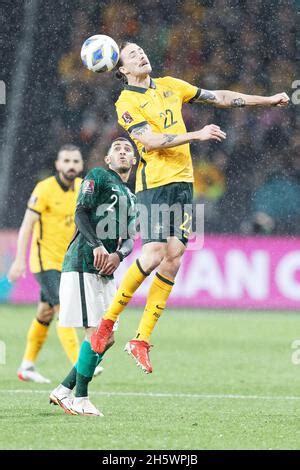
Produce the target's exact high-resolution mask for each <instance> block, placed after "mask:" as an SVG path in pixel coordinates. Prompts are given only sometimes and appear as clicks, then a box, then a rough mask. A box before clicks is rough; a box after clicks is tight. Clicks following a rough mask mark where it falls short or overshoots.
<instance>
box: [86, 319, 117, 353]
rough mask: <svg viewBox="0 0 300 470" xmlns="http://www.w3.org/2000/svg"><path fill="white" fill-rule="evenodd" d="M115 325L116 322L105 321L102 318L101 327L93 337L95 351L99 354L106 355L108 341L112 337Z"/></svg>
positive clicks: (92, 342) (92, 343)
mask: <svg viewBox="0 0 300 470" xmlns="http://www.w3.org/2000/svg"><path fill="white" fill-rule="evenodd" d="M114 323H115V322H114V321H112V320H104V318H102V320H101V323H100V325H99V326H98V328H97V330H96V331H95V333H93V334H92V337H91V346H92V350H93V351H95V352H96V353H98V354H102V353H104V351H105V348H106V345H107V343H108V340H109V338H110V337H111V334H112V330H113V326H114Z"/></svg>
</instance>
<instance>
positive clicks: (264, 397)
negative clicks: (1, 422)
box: [0, 389, 300, 400]
mask: <svg viewBox="0 0 300 470" xmlns="http://www.w3.org/2000/svg"><path fill="white" fill-rule="evenodd" d="M0 393H11V394H13V393H16V394H17V393H29V394H30V393H33V394H34V393H40V394H47V393H50V392H49V391H48V390H30V389H24V390H0ZM91 395H102V396H117V397H158V398H172V397H173V398H196V399H199V400H209V399H218V400H224V399H235V400H300V396H271V395H234V394H228V395H226V394H220V395H213V394H200V393H199V394H198V393H159V392H158V393H156V392H99V391H98V392H91Z"/></svg>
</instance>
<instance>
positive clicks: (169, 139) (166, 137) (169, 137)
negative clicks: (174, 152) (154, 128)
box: [162, 134, 177, 145]
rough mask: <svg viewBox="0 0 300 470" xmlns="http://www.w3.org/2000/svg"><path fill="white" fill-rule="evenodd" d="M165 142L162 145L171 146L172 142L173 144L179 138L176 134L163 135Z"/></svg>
mask: <svg viewBox="0 0 300 470" xmlns="http://www.w3.org/2000/svg"><path fill="white" fill-rule="evenodd" d="M163 137H164V140H163V142H162V145H165V144H169V143H170V142H173V140H174V139H175V137H177V135H176V134H163Z"/></svg>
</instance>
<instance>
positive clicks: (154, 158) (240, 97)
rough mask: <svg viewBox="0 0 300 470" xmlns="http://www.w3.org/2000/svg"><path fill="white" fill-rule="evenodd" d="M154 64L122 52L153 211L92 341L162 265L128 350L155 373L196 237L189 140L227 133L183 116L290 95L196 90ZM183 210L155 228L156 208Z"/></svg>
mask: <svg viewBox="0 0 300 470" xmlns="http://www.w3.org/2000/svg"><path fill="white" fill-rule="evenodd" d="M151 72H152V67H151V64H150V61H149V59H148V57H147V55H146V54H145V52H144V50H143V49H142V48H141V47H140V46H138V45H137V44H135V43H133V42H126V43H124V44H123V46H121V48H120V61H119V69H118V72H117V77H118V78H121V79H122V80H123V81H124V82H125V89H124V90H123V91H122V92H121V94H120V96H119V99H118V100H117V102H116V109H117V114H118V122H119V124H120V125H121V126H122V127H123V128H124V129H125V130H126V131H127V132H128V133H129V134H130V136H131V138H132V139H133V140H134V142H135V143H136V145H137V148H138V150H139V153H140V156H141V159H140V163H139V167H138V170H137V175H136V176H137V177H136V192H137V203H138V204H142V205H143V206H144V207H146V208H147V209H148V211H147V216H144V215H143V216H142V217H141V218H140V224H141V237H142V243H143V249H142V254H141V256H140V257H139V259H137V260H136V261H135V262H134V263H133V264H132V265H131V267H130V268H129V269H128V271H127V273H126V275H125V277H124V279H123V281H122V283H121V284H120V287H119V289H118V291H117V294H116V296H115V299H114V300H113V302H112V304H111V306H110V307H109V309H108V310H107V312H106V313H105V315H104V317H103V319H102V322H101V324H100V325H99V328H98V330H97V332H96V333H95V334H94V335H93V337H92V346H93V349H94V350H95V351H97V352H99V353H101V352H103V350H104V348H105V345H106V341H107V340H108V338H109V337H110V334H111V331H112V328H113V325H114V322H115V321H116V320H117V318H118V316H119V314H120V313H121V312H122V310H123V309H124V307H125V305H126V304H125V303H124V302H123V301H122V299H124V296H126V297H127V299H128V300H127V303H128V302H129V301H130V299H131V298H132V296H133V294H134V292H135V291H136V289H137V288H138V287H139V286H140V285H141V284H142V282H143V281H144V280H145V279H146V277H147V276H148V275H149V274H150V273H151V272H152V271H153V270H154V269H156V268H157V272H156V276H155V277H154V280H153V282H152V285H151V287H150V289H149V291H148V297H147V301H146V306H145V310H144V313H143V316H142V319H141V321H140V324H139V327H138V330H137V334H136V337H135V339H133V340H131V341H129V342H128V343H127V344H126V346H125V350H126V351H127V352H128V354H130V355H131V356H133V358H134V359H135V360H136V363H137V365H138V366H140V367H141V368H142V369H143V370H144V371H145V372H147V373H151V372H152V366H151V363H150V359H149V348H150V345H149V339H150V335H151V333H152V331H153V329H154V327H155V325H156V322H157V320H158V319H159V317H160V316H161V314H162V312H163V310H164V308H165V306H166V303H167V300H168V298H169V295H170V293H171V290H172V287H173V285H174V280H175V276H176V274H177V272H178V270H179V267H180V263H181V257H182V255H183V254H184V251H185V249H186V245H187V242H188V236H189V233H190V232H191V226H192V216H191V214H190V213H187V212H185V206H186V207H187V206H191V204H192V200H193V181H194V179H193V165H192V159H191V154H190V148H189V143H190V142H192V141H200V142H201V141H207V140H215V141H219V142H221V141H222V140H223V139H225V138H226V134H225V133H224V132H222V131H221V129H220V127H219V126H216V125H208V126H205V127H204V128H203V129H201V130H198V131H195V132H186V127H185V123H184V120H183V117H182V105H183V104H184V103H188V102H189V103H196V102H198V103H204V104H210V105H214V106H218V107H223V108H241V107H244V106H286V105H287V104H288V102H289V98H288V96H287V95H286V93H279V94H277V95H274V96H270V97H266V96H256V95H245V94H243V93H237V92H234V91H228V90H218V91H209V90H204V89H200V88H197V87H196V86H193V85H191V84H189V83H187V82H185V81H183V80H178V79H176V78H173V77H163V78H158V79H152V78H151V77H150V74H151ZM163 203H164V204H167V205H168V206H169V215H170V216H171V211H170V208H171V207H174V205H177V206H180V208H181V211H182V216H181V220H180V222H179V223H177V221H176V220H172V219H171V218H170V217H169V221H168V222H167V223H165V224H164V223H163V224H162V225H161V226H160V225H159V224H158V233H153V231H152V230H151V233H149V229H150V228H151V229H152V228H153V225H155V224H154V219H153V220H152V217H153V215H152V210H151V207H152V206H153V204H163Z"/></svg>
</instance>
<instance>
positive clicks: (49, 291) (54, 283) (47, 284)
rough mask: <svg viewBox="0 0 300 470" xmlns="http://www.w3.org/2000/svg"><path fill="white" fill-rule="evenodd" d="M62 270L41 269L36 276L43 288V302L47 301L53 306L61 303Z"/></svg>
mask: <svg viewBox="0 0 300 470" xmlns="http://www.w3.org/2000/svg"><path fill="white" fill-rule="evenodd" d="M60 275H61V272H60V271H57V270H56V269H49V270H48V271H41V272H39V273H35V274H34V276H35V278H36V280H37V282H38V283H39V285H40V288H41V302H46V303H48V304H49V305H51V307H53V305H59V283H60Z"/></svg>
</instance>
